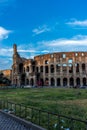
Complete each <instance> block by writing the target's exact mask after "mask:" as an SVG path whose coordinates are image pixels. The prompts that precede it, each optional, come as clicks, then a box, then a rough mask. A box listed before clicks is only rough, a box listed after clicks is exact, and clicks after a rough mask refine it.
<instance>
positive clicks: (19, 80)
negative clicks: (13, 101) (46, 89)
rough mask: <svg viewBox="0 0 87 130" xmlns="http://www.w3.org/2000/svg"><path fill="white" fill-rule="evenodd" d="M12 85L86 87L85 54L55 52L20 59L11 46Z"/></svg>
mask: <svg viewBox="0 0 87 130" xmlns="http://www.w3.org/2000/svg"><path fill="white" fill-rule="evenodd" d="M13 51H14V54H13V65H12V84H13V85H17V86H22V85H31V86H34V85H35V86H55V87H58V86H60V87H63V86H64V87H75V86H78V87H80V86H86V85H87V52H56V53H52V54H44V55H39V56H35V57H34V59H26V58H22V57H20V55H19V54H18V52H17V46H16V44H14V46H13Z"/></svg>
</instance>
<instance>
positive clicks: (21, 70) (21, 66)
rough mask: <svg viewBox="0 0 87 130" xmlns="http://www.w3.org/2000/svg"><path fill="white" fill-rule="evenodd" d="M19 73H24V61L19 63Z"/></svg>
mask: <svg viewBox="0 0 87 130" xmlns="http://www.w3.org/2000/svg"><path fill="white" fill-rule="evenodd" d="M19 73H23V64H22V63H20V64H19Z"/></svg>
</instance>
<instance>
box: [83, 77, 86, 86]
mask: <svg viewBox="0 0 87 130" xmlns="http://www.w3.org/2000/svg"><path fill="white" fill-rule="evenodd" d="M83 86H86V78H83Z"/></svg>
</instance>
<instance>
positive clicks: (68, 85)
mask: <svg viewBox="0 0 87 130" xmlns="http://www.w3.org/2000/svg"><path fill="white" fill-rule="evenodd" d="M67 87H68V88H69V87H70V84H69V78H68V77H67Z"/></svg>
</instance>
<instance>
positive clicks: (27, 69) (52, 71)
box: [19, 63, 86, 73]
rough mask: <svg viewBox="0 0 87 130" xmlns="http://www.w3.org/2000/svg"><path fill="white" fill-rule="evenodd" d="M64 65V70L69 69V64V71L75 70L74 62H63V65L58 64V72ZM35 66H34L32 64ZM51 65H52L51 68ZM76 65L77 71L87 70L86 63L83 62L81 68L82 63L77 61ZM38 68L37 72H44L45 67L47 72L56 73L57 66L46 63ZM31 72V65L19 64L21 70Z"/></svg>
mask: <svg viewBox="0 0 87 130" xmlns="http://www.w3.org/2000/svg"><path fill="white" fill-rule="evenodd" d="M61 66H62V70H63V71H67V66H68V67H69V72H70V73H72V72H73V64H69V65H67V64H63V65H61V64H56V72H58V71H60V67H61ZM32 67H33V66H32ZM49 67H50V69H49ZM75 67H76V72H79V70H80V69H82V71H85V70H86V65H85V63H82V64H81V68H80V64H79V63H76V64H75ZM35 68H36V69H35V71H36V72H39V71H40V72H43V69H44V68H45V73H49V71H50V72H51V73H54V72H55V66H54V64H51V65H50V66H48V65H46V66H40V67H38V66H37V67H35ZM31 70H33V68H32V69H31ZM23 71H24V72H29V71H30V66H26V67H24V68H23V64H22V63H21V64H19V72H23Z"/></svg>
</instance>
